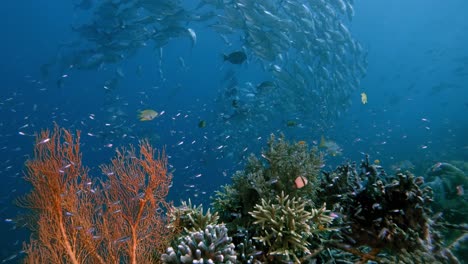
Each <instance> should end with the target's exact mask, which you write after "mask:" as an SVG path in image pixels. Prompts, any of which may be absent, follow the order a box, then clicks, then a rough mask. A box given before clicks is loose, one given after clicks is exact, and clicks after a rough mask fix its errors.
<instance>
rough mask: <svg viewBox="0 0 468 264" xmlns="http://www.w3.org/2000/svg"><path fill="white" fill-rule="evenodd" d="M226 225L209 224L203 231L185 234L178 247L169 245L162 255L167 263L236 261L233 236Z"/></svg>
mask: <svg viewBox="0 0 468 264" xmlns="http://www.w3.org/2000/svg"><path fill="white" fill-rule="evenodd" d="M227 231H228V230H227V228H226V227H225V226H224V225H215V226H211V225H208V226H207V227H206V228H205V229H204V230H203V231H196V232H190V233H189V234H188V235H186V236H184V237H183V238H182V239H181V241H180V243H179V245H178V246H177V248H176V249H174V248H172V247H169V248H168V249H167V251H166V254H163V255H162V256H161V260H162V262H163V263H165V264H181V263H183V264H185V263H226V264H230V263H236V261H237V255H236V252H235V250H234V248H235V246H234V244H233V243H232V238H231V237H229V236H228V233H227Z"/></svg>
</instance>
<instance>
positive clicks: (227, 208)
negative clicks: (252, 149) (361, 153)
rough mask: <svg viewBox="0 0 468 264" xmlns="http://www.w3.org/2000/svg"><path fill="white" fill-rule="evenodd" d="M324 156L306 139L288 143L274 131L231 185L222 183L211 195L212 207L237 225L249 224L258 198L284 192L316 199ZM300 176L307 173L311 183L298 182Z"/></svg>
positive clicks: (293, 195) (265, 197)
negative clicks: (301, 186)
mask: <svg viewBox="0 0 468 264" xmlns="http://www.w3.org/2000/svg"><path fill="white" fill-rule="evenodd" d="M322 164H323V156H322V154H321V153H320V152H319V151H318V149H317V148H312V149H310V148H309V147H308V146H307V144H306V143H305V142H298V143H289V142H287V141H286V140H285V138H284V136H283V135H281V136H280V137H279V138H276V137H275V136H274V135H271V137H270V139H269V141H268V146H267V148H266V150H264V151H263V152H262V154H261V157H260V158H257V157H255V156H253V155H252V156H250V157H249V158H248V160H247V165H246V167H245V169H244V170H242V171H237V172H236V173H235V174H234V176H233V177H232V185H226V186H223V189H222V190H221V191H218V192H216V194H215V197H212V200H213V207H214V209H215V211H216V212H219V214H220V219H221V221H223V222H227V223H228V222H229V223H232V224H233V225H234V226H249V225H250V223H251V221H252V219H251V217H250V216H249V214H248V212H250V211H252V210H253V208H254V206H255V204H256V202H257V201H260V200H261V199H266V200H273V199H274V198H275V196H276V195H278V194H280V193H281V192H284V193H285V194H286V195H289V196H291V197H304V198H305V199H308V200H310V201H314V200H315V197H316V191H315V189H316V188H314V186H316V185H317V184H318V174H319V171H320V168H321V166H322ZM297 177H304V178H305V179H306V180H307V182H308V184H306V186H304V187H303V188H297V187H296V186H295V180H296V178H297Z"/></svg>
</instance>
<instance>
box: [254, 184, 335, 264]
mask: <svg viewBox="0 0 468 264" xmlns="http://www.w3.org/2000/svg"><path fill="white" fill-rule="evenodd" d="M307 203H308V201H307V200H304V199H302V198H301V197H293V198H289V196H288V195H285V194H284V192H282V193H281V194H280V195H277V196H276V200H275V201H274V202H272V201H269V200H265V199H262V201H261V204H257V205H256V206H255V209H254V211H252V212H251V213H250V215H252V217H253V218H255V221H254V222H253V224H254V225H258V226H260V227H261V229H260V230H259V232H258V236H256V237H254V240H257V241H260V242H261V243H263V245H265V246H266V247H267V248H268V249H269V251H268V254H269V255H271V256H280V258H285V259H286V260H288V261H289V260H291V259H292V260H294V262H296V263H300V260H299V257H301V256H304V255H308V254H311V252H310V246H311V244H310V243H309V241H308V239H309V237H311V236H312V234H313V232H314V231H316V230H319V229H323V228H324V226H326V225H328V224H330V223H331V222H332V220H333V217H331V216H329V215H327V213H328V211H327V210H326V209H325V205H324V206H323V207H322V208H320V209H311V210H308V209H307V208H306V207H307ZM312 227H315V229H316V230H314V229H312Z"/></svg>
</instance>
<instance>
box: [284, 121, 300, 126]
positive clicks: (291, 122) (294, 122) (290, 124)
mask: <svg viewBox="0 0 468 264" xmlns="http://www.w3.org/2000/svg"><path fill="white" fill-rule="evenodd" d="M286 126H288V127H295V126H297V122H296V121H294V120H288V121H286Z"/></svg>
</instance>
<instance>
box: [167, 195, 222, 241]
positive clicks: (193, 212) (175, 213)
mask: <svg viewBox="0 0 468 264" xmlns="http://www.w3.org/2000/svg"><path fill="white" fill-rule="evenodd" d="M169 215H170V219H171V221H170V224H169V227H170V228H172V229H173V230H176V229H178V228H182V229H183V230H184V231H185V232H187V233H188V232H193V231H199V230H203V229H205V227H206V226H208V225H215V224H217V223H218V219H219V216H218V214H217V213H216V212H215V213H213V214H212V213H211V212H210V209H208V210H207V211H206V213H204V212H203V205H201V204H200V205H198V206H196V205H192V201H191V200H190V199H189V200H188V202H186V201H182V204H181V205H180V206H179V207H173V208H172V211H171V212H170V213H169Z"/></svg>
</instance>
